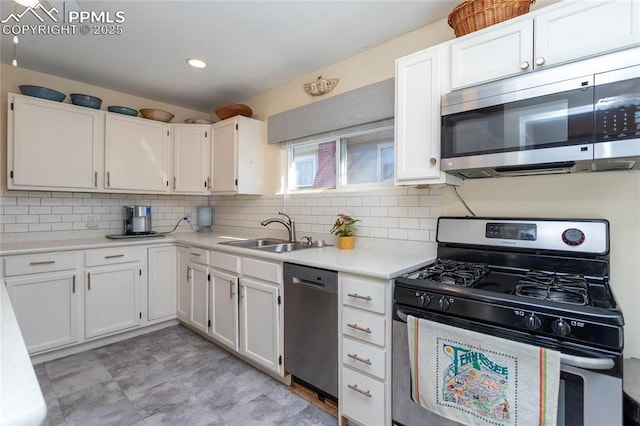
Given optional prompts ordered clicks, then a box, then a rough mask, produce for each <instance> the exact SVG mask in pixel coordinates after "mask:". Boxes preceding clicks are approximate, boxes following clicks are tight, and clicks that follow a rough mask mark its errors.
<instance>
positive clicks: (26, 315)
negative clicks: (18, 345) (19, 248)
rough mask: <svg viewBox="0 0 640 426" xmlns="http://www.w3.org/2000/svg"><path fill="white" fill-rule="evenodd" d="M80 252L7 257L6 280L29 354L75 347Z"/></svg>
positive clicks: (80, 279) (4, 258)
mask: <svg viewBox="0 0 640 426" xmlns="http://www.w3.org/2000/svg"><path fill="white" fill-rule="evenodd" d="M80 262H81V257H80V252H75V251H68V252H50V253H34V254H26V255H15V256H4V257H3V258H2V268H0V269H1V270H2V273H3V278H4V281H5V284H6V287H7V292H8V294H9V298H10V299H11V304H12V305H13V310H14V311H15V314H16V318H17V319H18V325H19V326H20V331H21V333H22V337H23V338H24V341H25V344H26V346H27V350H28V351H29V353H31V354H32V353H38V352H43V351H47V350H51V349H55V348H59V347H63V346H68V345H73V344H75V343H77V342H78V341H79V340H81V337H80V335H79V319H80V317H79V315H80V312H79V309H80V303H81V301H82V299H81V297H82V296H81V295H82V272H81V271H79V269H78V268H79V266H80Z"/></svg>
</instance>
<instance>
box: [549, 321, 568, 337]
mask: <svg viewBox="0 0 640 426" xmlns="http://www.w3.org/2000/svg"><path fill="white" fill-rule="evenodd" d="M551 330H553V333H554V334H555V335H556V336H559V337H565V336H568V335H569V333H571V326H570V325H569V323H568V322H566V321H565V320H563V319H562V318H559V319H557V320H555V321H554V322H553V323H551Z"/></svg>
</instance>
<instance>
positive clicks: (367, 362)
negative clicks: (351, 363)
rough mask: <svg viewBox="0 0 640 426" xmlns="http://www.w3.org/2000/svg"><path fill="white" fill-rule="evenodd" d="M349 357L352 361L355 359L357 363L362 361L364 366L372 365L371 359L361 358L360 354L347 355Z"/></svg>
mask: <svg viewBox="0 0 640 426" xmlns="http://www.w3.org/2000/svg"><path fill="white" fill-rule="evenodd" d="M347 356H348V357H349V358H351V359H355V360H356V361H360V362H361V363H363V364H367V365H371V359H369V358H367V359H364V358H360V357H359V356H358V354H347Z"/></svg>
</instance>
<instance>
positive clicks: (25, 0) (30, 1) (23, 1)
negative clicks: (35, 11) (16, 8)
mask: <svg viewBox="0 0 640 426" xmlns="http://www.w3.org/2000/svg"><path fill="white" fill-rule="evenodd" d="M16 3H18V4H20V5H22V6H25V7H35V6H36V5H37V4H38V3H39V1H38V0H16Z"/></svg>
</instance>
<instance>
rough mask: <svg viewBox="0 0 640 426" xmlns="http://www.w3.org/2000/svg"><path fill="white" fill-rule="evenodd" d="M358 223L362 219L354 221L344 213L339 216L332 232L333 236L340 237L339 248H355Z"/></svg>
mask: <svg viewBox="0 0 640 426" xmlns="http://www.w3.org/2000/svg"><path fill="white" fill-rule="evenodd" d="M357 222H360V219H354V218H352V217H351V216H348V215H346V214H342V213H340V214H339V215H338V218H337V219H336V222H335V223H334V224H333V228H331V231H330V232H331V233H332V234H333V235H335V236H337V237H338V248H341V249H352V248H353V232H354V231H355V230H356V227H355V224H356V223H357Z"/></svg>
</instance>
